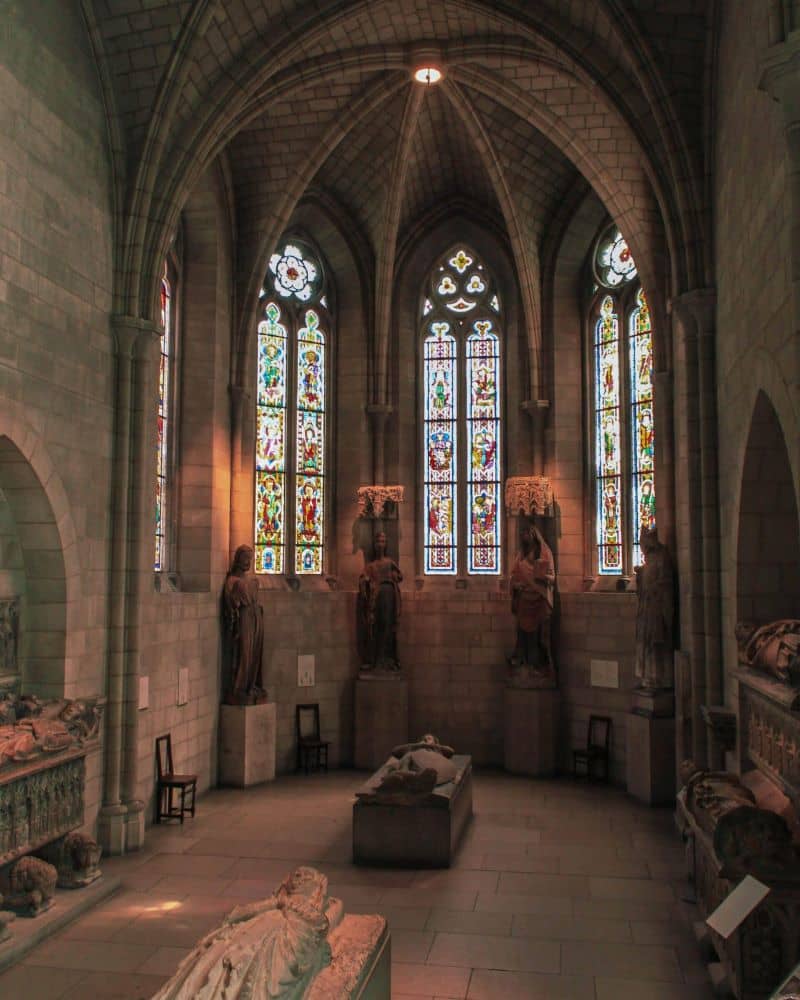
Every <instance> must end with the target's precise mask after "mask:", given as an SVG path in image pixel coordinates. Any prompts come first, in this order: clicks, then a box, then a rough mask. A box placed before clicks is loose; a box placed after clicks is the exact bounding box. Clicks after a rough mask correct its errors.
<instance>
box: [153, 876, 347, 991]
mask: <svg viewBox="0 0 800 1000" xmlns="http://www.w3.org/2000/svg"><path fill="white" fill-rule="evenodd" d="M342 913H343V911H342V904H341V902H340V901H339V900H338V899H333V898H331V897H329V896H328V880H327V878H326V877H325V876H324V875H322V874H321V873H320V872H318V871H316V869H314V868H305V867H302V868H298V869H297V870H296V871H294V872H293V873H292V874H291V875H288V876H287V877H286V878H285V879H284V881H283V882H282V883H281V884H280V886H279V887H278V889H277V890H276V891H275V892H274V893H273V895H271V896H269V897H268V898H267V899H263V900H259V901H258V902H256V903H248V904H246V905H244V906H239V907H237V908H236V909H235V910H233V912H232V913H230V914H229V915H228V916H227V917H226V918H225V921H224V922H223V924H222V926H221V927H218V928H217V929H216V930H214V931H212V932H211V933H210V934H208V935H206V937H204V938H203V940H202V941H200V943H199V944H198V945H196V947H195V948H194V949H193V951H192V952H190V954H189V955H187V956H186V958H185V959H184V960H183V962H181V964H180V966H179V967H178V971H177V972H176V973H175V975H174V976H173V977H172V978H171V979H170V980H168V982H166V983H165V984H164V986H163V987H162V988H161V989H160V990H159V991H158V993H156V994H155V996H154V997H153V1000H250V998H256V997H258V998H263V1000H278V998H280V1000H294V998H300V997H303V996H305V995H306V991H307V989H308V987H309V985H310V984H311V982H312V981H313V979H314V977H315V976H316V975H317V973H318V972H319V971H320V970H321V969H323V968H324V967H325V966H327V965H329V964H330V961H331V949H330V945H329V943H328V940H327V935H328V933H329V932H330V931H331V930H332V929H333V928H334V927H335V926H336V925H337V924H338V923H339V922H340V921H341V919H342Z"/></svg>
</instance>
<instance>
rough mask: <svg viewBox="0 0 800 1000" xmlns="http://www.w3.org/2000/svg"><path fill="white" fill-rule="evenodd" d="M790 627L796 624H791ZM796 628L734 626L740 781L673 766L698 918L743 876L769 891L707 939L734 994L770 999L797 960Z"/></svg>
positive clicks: (799, 784)
mask: <svg viewBox="0 0 800 1000" xmlns="http://www.w3.org/2000/svg"><path fill="white" fill-rule="evenodd" d="M795 626H798V627H797V628H796V627H795ZM798 632H800V623H798V622H794V621H793V620H785V619H784V620H781V621H780V622H773V623H770V624H769V625H765V626H761V627H760V628H757V627H755V626H753V625H749V624H748V625H746V624H744V623H740V625H739V626H737V639H738V641H739V659H740V666H739V667H738V668H737V669H736V670H735V671H734V677H735V678H736V682H737V686H738V705H739V712H738V717H739V729H738V733H737V743H738V756H739V759H740V761H741V768H742V773H741V775H737V774H732V773H729V772H724V771H723V772H719V771H700V770H699V769H697V768H696V767H694V766H693V765H691V764H688V765H686V766H685V767H684V768H683V773H682V778H683V780H684V787H683V789H682V790H681V792H680V794H679V795H678V808H677V820H678V825H679V827H680V829H681V831H682V833H683V837H684V840H685V843H686V847H687V867H688V874H689V878H690V880H691V881H692V882H693V883H694V887H695V892H696V894H697V901H698V906H699V908H700V911H701V913H702V915H703V916H704V917H705V916H707V915H708V914H710V913H711V912H713V911H714V910H715V909H716V907H717V906H718V905H719V904H720V903H721V902H722V901H723V900H724V899H725V898H726V897H727V896H728V894H729V893H730V892H731V891H732V890H733V888H734V887H735V886H736V885H737V884H738V882H739V881H740V880H741V879H742V878H743V877H744V876H745V875H752V876H753V877H754V878H756V879H758V880H759V881H760V882H762V883H763V884H764V885H766V886H767V887H768V888H769V890H770V892H769V894H768V895H767V897H766V898H765V899H764V901H763V902H762V903H761V904H760V905H759V906H758V907H757V908H756V909H755V910H753V911H752V912H751V913H750V915H749V916H747V917H746V918H745V919H744V920H743V922H742V923H741V924H740V925H739V927H738V928H737V929H736V930H735V931H734V933H733V934H732V935H731V936H730V937H729V938H725V939H723V938H721V937H720V936H719V935H717V934H715V933H714V932H713V931H711V933H710V936H711V943H712V944H713V946H714V949H715V951H716V953H717V956H718V958H719V962H720V964H721V966H722V969H723V970H724V973H725V975H726V977H727V979H728V981H729V983H730V984H731V987H732V989H733V991H734V993H735V995H736V996H737V997H740V998H742V1000H756V998H758V1000H761V998H767V997H769V996H771V994H772V992H773V991H774V990H775V989H776V987H777V986H778V984H779V983H780V982H781V980H782V978H784V977H786V976H787V975H788V974H789V973H790V971H791V970H792V969H793V968H794V967H795V965H796V964H797V963H798V961H800V937H798V934H797V932H796V929H797V927H798V926H800V822H798V813H797V807H798V803H800V712H798V711H797V710H796V706H797V705H798V704H800V702H799V701H798V695H800V692H799V691H798V689H797V686H796V684H797V679H798V674H797V671H796V668H795V667H794V666H793V660H794V657H795V655H796V653H795V640H794V637H795V636H796V635H797V634H798Z"/></svg>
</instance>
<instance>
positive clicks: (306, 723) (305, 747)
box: [295, 704, 328, 774]
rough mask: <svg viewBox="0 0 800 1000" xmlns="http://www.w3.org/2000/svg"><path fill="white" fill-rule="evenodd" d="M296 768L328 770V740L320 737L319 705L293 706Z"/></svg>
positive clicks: (306, 771) (306, 770)
mask: <svg viewBox="0 0 800 1000" xmlns="http://www.w3.org/2000/svg"><path fill="white" fill-rule="evenodd" d="M295 732H296V734H297V770H298V771H299V770H300V768H302V769H303V770H304V771H305V773H306V774H308V772H309V770H312V771H317V770H319V769H323V770H325V771H327V770H328V741H327V740H322V739H320V726H319V705H318V704H314V705H297V706H296V707H295Z"/></svg>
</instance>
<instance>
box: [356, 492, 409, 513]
mask: <svg viewBox="0 0 800 1000" xmlns="http://www.w3.org/2000/svg"><path fill="white" fill-rule="evenodd" d="M404 492H405V487H403V486H359V487H358V491H357V494H356V499H357V500H358V516H359V517H367V518H383V517H387V516H388V515H389V511H388V510H387V504H390V503H391V504H398V503H402V502H403V500H404V499H405V497H404Z"/></svg>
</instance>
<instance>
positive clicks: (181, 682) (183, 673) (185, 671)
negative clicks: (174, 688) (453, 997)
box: [178, 667, 189, 705]
mask: <svg viewBox="0 0 800 1000" xmlns="http://www.w3.org/2000/svg"><path fill="white" fill-rule="evenodd" d="M188 700H189V668H188V667H181V668H180V670H179V671H178V704H179V705H185V704H186V703H187V702H188Z"/></svg>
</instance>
